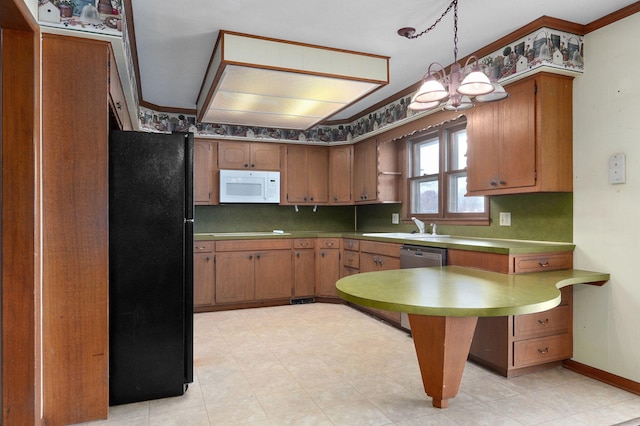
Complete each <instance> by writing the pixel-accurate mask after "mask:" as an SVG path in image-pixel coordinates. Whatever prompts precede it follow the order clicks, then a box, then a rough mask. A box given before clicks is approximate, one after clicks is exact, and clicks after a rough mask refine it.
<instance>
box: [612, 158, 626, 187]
mask: <svg viewBox="0 0 640 426" xmlns="http://www.w3.org/2000/svg"><path fill="white" fill-rule="evenodd" d="M625 169H626V157H625V155H624V154H622V153H618V154H613V155H612V156H611V157H609V183H610V184H612V185H617V184H620V183H625V182H626V177H625V174H626V170H625Z"/></svg>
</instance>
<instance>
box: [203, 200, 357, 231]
mask: <svg viewBox="0 0 640 426" xmlns="http://www.w3.org/2000/svg"><path fill="white" fill-rule="evenodd" d="M313 210H314V207H313V206H299V207H298V211H296V209H295V207H293V206H278V205H274V204H224V205H219V206H196V211H195V218H194V219H195V220H194V232H196V233H198V232H246V231H272V230H274V229H282V230H284V231H336V232H353V231H354V230H355V207H354V206H331V207H328V206H318V207H317V209H316V211H315V212H314V211H313Z"/></svg>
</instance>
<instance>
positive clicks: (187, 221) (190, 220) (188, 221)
mask: <svg viewBox="0 0 640 426" xmlns="http://www.w3.org/2000/svg"><path fill="white" fill-rule="evenodd" d="M184 223H193V219H185V220H184Z"/></svg>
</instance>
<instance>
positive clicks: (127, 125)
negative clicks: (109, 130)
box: [109, 49, 133, 130]
mask: <svg viewBox="0 0 640 426" xmlns="http://www.w3.org/2000/svg"><path fill="white" fill-rule="evenodd" d="M109 108H110V109H111V111H112V112H113V115H114V117H115V118H116V120H117V122H118V128H119V129H120V130H132V129H133V125H132V123H131V116H130V115H129V108H127V100H126V98H125V97H124V91H123V89H122V84H121V83H120V75H119V74H118V65H117V63H116V60H115V58H114V56H113V51H112V50H111V49H109Z"/></svg>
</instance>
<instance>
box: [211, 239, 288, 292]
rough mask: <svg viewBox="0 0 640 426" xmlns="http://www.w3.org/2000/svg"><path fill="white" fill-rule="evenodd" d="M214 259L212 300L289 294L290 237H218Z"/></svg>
mask: <svg viewBox="0 0 640 426" xmlns="http://www.w3.org/2000/svg"><path fill="white" fill-rule="evenodd" d="M215 259H216V268H215V303H216V304H224V303H242V302H260V301H264V300H272V299H289V298H290V297H291V294H292V288H293V264H292V260H291V240H289V239H278V240H233V241H218V242H216V257H215Z"/></svg>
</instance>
